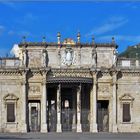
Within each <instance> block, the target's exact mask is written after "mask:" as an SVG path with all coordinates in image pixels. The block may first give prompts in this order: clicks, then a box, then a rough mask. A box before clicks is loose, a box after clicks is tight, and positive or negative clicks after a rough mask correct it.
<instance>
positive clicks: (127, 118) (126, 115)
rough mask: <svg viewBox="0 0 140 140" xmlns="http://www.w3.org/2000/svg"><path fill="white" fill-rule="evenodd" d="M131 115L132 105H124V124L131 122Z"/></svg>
mask: <svg viewBox="0 0 140 140" xmlns="http://www.w3.org/2000/svg"><path fill="white" fill-rule="evenodd" d="M130 121H131V115H130V104H126V103H124V104H123V122H130Z"/></svg>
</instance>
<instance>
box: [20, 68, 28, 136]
mask: <svg viewBox="0 0 140 140" xmlns="http://www.w3.org/2000/svg"><path fill="white" fill-rule="evenodd" d="M22 75H23V79H22V83H21V86H22V95H21V96H22V97H21V99H22V109H21V110H22V111H21V114H22V117H21V120H22V121H21V122H22V128H21V132H23V133H25V132H27V71H26V70H25V71H23V73H22Z"/></svg>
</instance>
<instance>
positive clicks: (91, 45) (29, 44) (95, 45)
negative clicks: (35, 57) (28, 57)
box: [19, 42, 118, 48]
mask: <svg viewBox="0 0 140 140" xmlns="http://www.w3.org/2000/svg"><path fill="white" fill-rule="evenodd" d="M31 46H46V47H47V46H54V47H66V46H67V44H63V43H60V44H58V43H57V42H24V43H19V47H31ZM71 46H72V47H94V48H96V47H114V48H117V47H118V45H117V44H115V43H94V44H93V43H76V44H71Z"/></svg>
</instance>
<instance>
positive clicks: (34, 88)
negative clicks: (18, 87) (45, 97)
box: [29, 84, 41, 95]
mask: <svg viewBox="0 0 140 140" xmlns="http://www.w3.org/2000/svg"><path fill="white" fill-rule="evenodd" d="M40 92H41V91H40V85H37V84H29V95H40Z"/></svg>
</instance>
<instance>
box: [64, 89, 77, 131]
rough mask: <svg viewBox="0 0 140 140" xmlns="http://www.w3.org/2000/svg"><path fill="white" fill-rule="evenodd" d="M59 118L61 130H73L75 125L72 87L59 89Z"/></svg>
mask: <svg viewBox="0 0 140 140" xmlns="http://www.w3.org/2000/svg"><path fill="white" fill-rule="evenodd" d="M61 95H62V96H61V100H62V103H61V105H62V106H61V108H62V112H61V118H62V120H61V121H62V131H63V132H65V131H75V128H76V127H75V125H76V109H75V108H76V103H75V101H76V100H75V99H76V98H75V96H76V94H75V91H74V89H72V88H62V90H61Z"/></svg>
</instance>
